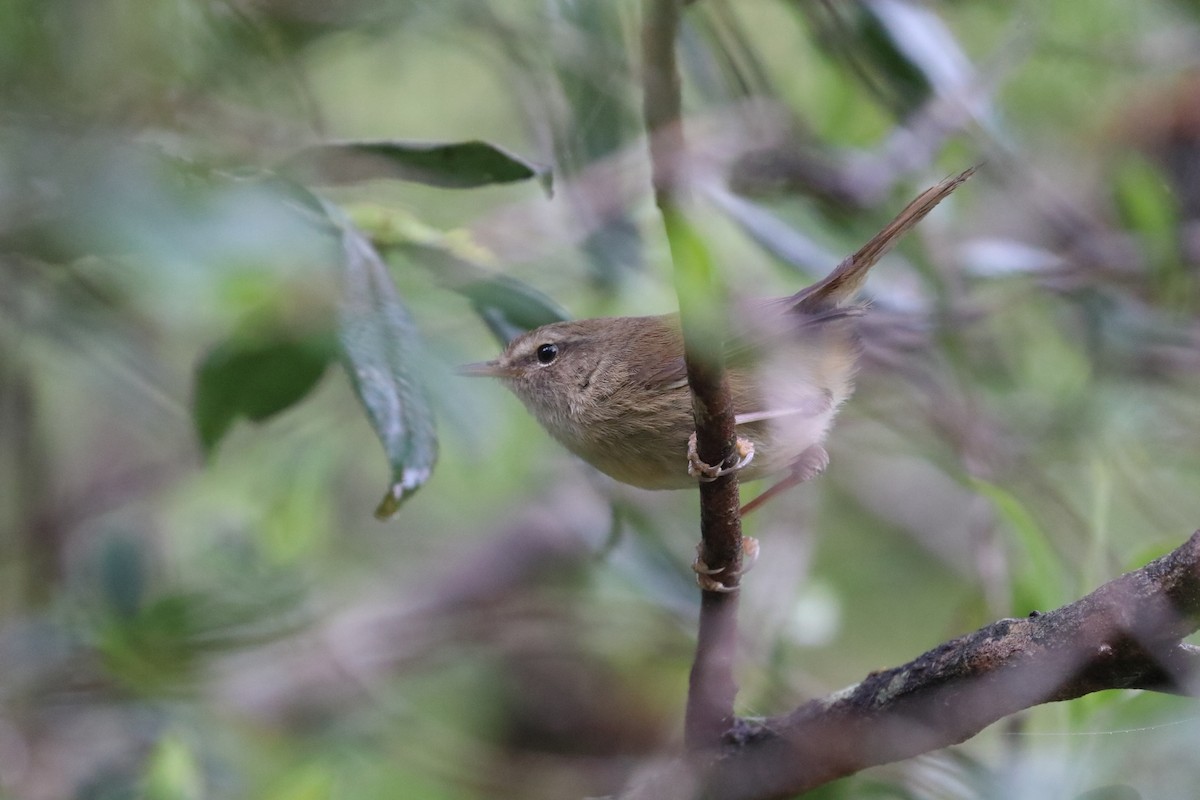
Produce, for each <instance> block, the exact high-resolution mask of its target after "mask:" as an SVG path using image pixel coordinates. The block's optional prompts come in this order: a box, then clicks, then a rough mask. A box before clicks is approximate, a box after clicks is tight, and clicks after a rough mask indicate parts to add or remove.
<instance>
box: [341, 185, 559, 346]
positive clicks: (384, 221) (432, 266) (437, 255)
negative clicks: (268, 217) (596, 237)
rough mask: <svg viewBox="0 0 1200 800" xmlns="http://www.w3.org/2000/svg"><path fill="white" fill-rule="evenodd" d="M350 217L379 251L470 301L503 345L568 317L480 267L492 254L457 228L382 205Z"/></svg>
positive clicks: (533, 292) (547, 300) (532, 292)
mask: <svg viewBox="0 0 1200 800" xmlns="http://www.w3.org/2000/svg"><path fill="white" fill-rule="evenodd" d="M350 216H351V218H352V219H353V221H354V224H355V225H357V226H358V227H359V228H360V229H361V230H363V231H364V232H366V233H367V234H368V235H369V236H370V237H371V241H372V242H373V243H374V244H375V246H376V247H378V248H380V250H381V251H382V252H383V253H385V254H392V253H395V254H398V255H400V256H403V257H404V258H406V259H408V260H409V261H411V262H412V263H414V264H417V265H419V266H421V267H423V268H424V269H426V270H428V271H429V273H430V274H431V275H433V277H434V279H435V280H437V282H438V283H439V284H441V285H442V286H444V287H445V288H447V289H449V290H450V291H452V292H457V293H458V294H461V295H462V296H463V297H466V298H467V299H468V300H470V301H471V307H472V308H473V309H474V310H475V312H476V313H477V314H479V316H480V317H482V318H483V321H484V323H485V324H486V325H487V326H488V328H489V329H490V330H491V331H492V334H493V335H494V336H495V337H496V338H497V339H499V340H500V342H501V344H507V343H508V342H509V341H511V340H512V339H513V338H515V337H516V336H517V335H519V334H521V333H524V332H525V331H528V330H532V329H534V328H537V327H540V326H542V325H548V324H549V323H551V322H562V321H563V320H566V319H570V316H569V315H568V314H567V312H566V311H564V310H563V309H562V307H561V306H559V305H558V304H557V303H555V302H554V301H553V300H551V299H550V298H549V297H547V296H546V295H545V294H543V293H542V292H539V291H538V290H537V289H534V288H533V287H532V286H530V285H529V284H527V283H523V282H521V281H519V280H517V279H516V278H511V277H509V276H507V275H503V274H501V273H499V272H496V271H495V270H493V269H489V268H488V267H487V266H484V263H481V262H486V261H487V260H488V259H489V258H490V256H491V254H490V253H489V252H487V251H486V250H483V249H481V248H480V247H478V245H476V244H475V243H474V242H472V241H471V240H470V239H468V238H466V237H464V236H463V235H462V233H461V232H451V233H444V232H442V231H439V230H436V229H434V228H431V227H429V226H428V225H425V224H424V223H422V222H420V221H419V220H417V219H415V218H413V217H412V216H411V215H409V214H407V213H405V212H403V211H400V210H397V209H391V208H383V207H380V206H368V205H362V206H356V207H354V208H353V209H351V211H350Z"/></svg>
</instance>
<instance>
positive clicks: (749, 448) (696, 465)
mask: <svg viewBox="0 0 1200 800" xmlns="http://www.w3.org/2000/svg"><path fill="white" fill-rule="evenodd" d="M731 458H733V459H734V462H733V463H732V464H730V465H729V466H725V464H724V463H722V464H720V465H718V466H715V467H714V466H712V465H711V464H706V463H704V461H702V460H701V459H700V453H699V452H698V451H697V450H696V433H695V432H694V431H693V432H692V435H691V436H690V437H688V475H691V476H692V477H693V478H696V479H697V480H700V481H703V482H705V483H708V482H709V481H715V480H716V479H717V478H720V477H721V476H722V475H728V474H730V473H731V472H737V471H738V470H739V469H745V468H746V467H747V466H749V464H750V462H751V461H753V460H754V442H752V441H750V440H749V439H747V438H746V437H744V436H739V437H737V441H736V442H735V443H734V445H733V453H732V455H731Z"/></svg>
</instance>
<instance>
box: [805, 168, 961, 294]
mask: <svg viewBox="0 0 1200 800" xmlns="http://www.w3.org/2000/svg"><path fill="white" fill-rule="evenodd" d="M974 174H975V167H971V168H969V169H966V170H963V171H962V172H960V173H959V174H958V175H955V176H954V177H951V178H946V179H945V180H944V181H942V182H941V183H939V184H938V185H936V186H933V187H931V188H929V189H926V190H925V191H924V192H922V193H921V194H920V196H918V197H917V198H916V199H915V200H913V201H912V202H911V203H909V204H908V205H906V206H905V207H904V210H903V211H901V212H900V213H899V214H897V215H896V218H895V219H893V220H892V221H891V222H889V223H888V224H887V225H886V226H885V227H884V229H883V230H881V231H880V232H879V233H877V234H875V235H874V236H873V237H871V241H869V242H867V243H866V244H865V245H863V246H862V247H861V248H859V250H858V252H856V253H855V254H854V255H852V256H850V257H849V258H847V259H846V260H844V261H843V262H842V263H840V264H838V265H837V268H836V269H834V270H833V272H831V273H829V274H828V275H827V276H825V278H823V279H822V280H820V281H818V282H816V283H814V284H813V285H812V286H809V287H807V288H805V289H801V290H800V291H799V292H797V293H796V294H795V295H793V296H792V302H793V307H794V308H796V309H798V310H800V311H803V312H806V313H815V312H817V311H820V310H823V309H828V308H833V307H836V306H838V305H840V304H841V303H844V302H845V301H847V300H849V299H850V298H852V297H854V295H855V293H856V292H857V291H858V290H859V287H861V286H862V284H863V281H865V280H866V278H867V273H868V272H869V271H870V270H871V267H873V266H875V264H876V262H878V261H879V259H880V258H882V257H883V255H884V254H885V253H887V252H888V251H889V250H891V249H892V247H894V246H895V244H896V242H898V241H899V240H900V237H901V236H903V235H904V234H906V233H908V231H909V230H911V229H912V227H913V226H914V225H916V224H917V223H918V222H920V221H921V220H922V219H924V218H925V215H926V214H928V213H929V212H930V211H932V210H933V209H934V207H935V206H936V205H937V204H938V203H940V202H942V201H943V200H945V199H946V198H947V197H949V196H950V193H951V192H953V191H954V190H955V189H957V188H958V187H959V186H960V185H961V184H962V183H963V182H964V181H966V180H967V178H970V177H971V176H972V175H974Z"/></svg>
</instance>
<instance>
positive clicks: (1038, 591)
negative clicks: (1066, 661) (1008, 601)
mask: <svg viewBox="0 0 1200 800" xmlns="http://www.w3.org/2000/svg"><path fill="white" fill-rule="evenodd" d="M969 483H970V487H971V488H972V489H974V490H975V491H976V492H978V493H979V494H980V495H982V496H983V497H985V498H987V500H989V501H990V502H991V504H992V507H993V508H994V509H995V511H996V514H997V516H998V517H999V518H1000V519H1001V520H1003V521H1004V522H1006V523H1008V525H1007V527H1008V529H1009V530H1011V531H1012V533H1013V534H1014V544H1015V545H1016V546H1017V548H1018V550H1019V555H1018V556H1017V564H1018V565H1019V567H1018V569H1017V577H1016V581H1015V584H1014V589H1015V591H1014V598H1013V602H1014V604H1016V605H1017V606H1018V607H1019V608H1021V609H1022V610H1024V608H1028V609H1030V610H1044V609H1049V608H1057V607H1058V606H1060V605H1062V604H1063V603H1064V602H1066V600H1067V598H1068V597H1069V595H1070V591H1069V589H1070V587H1068V586H1064V585H1063V580H1064V579H1063V576H1065V575H1067V574H1068V570H1066V569H1065V568H1064V566H1063V563H1062V560H1061V559H1060V558H1059V557H1058V555H1057V554H1056V553H1055V552H1054V549H1053V547H1051V545H1050V540H1049V537H1047V535H1046V532H1045V531H1044V530H1043V529H1042V526H1041V525H1039V524H1038V522H1037V519H1036V518H1035V517H1034V515H1033V513H1032V512H1031V511H1030V510H1029V508H1028V507H1027V506H1026V505H1025V504H1024V503H1022V502H1021V499H1020V498H1019V497H1017V496H1016V495H1015V494H1013V493H1012V492H1010V491H1008V490H1007V489H1005V488H1004V487H1003V486H1001V485H999V484H997V483H992V482H990V481H986V480H984V479H982V478H971V479H969Z"/></svg>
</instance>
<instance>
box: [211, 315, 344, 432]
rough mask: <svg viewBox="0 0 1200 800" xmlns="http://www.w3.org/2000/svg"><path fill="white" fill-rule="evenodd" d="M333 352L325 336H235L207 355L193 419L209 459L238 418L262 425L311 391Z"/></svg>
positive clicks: (286, 334) (288, 334)
mask: <svg viewBox="0 0 1200 800" xmlns="http://www.w3.org/2000/svg"><path fill="white" fill-rule="evenodd" d="M333 354H334V348H333V347H332V345H331V343H330V341H329V338H328V337H327V336H323V335H319V334H318V335H310V336H307V337H296V336H295V335H294V334H290V333H280V334H279V336H278V337H271V336H263V335H262V334H259V335H255V336H247V337H234V338H232V339H229V340H227V341H225V342H223V343H222V344H220V345H218V346H217V347H215V348H213V349H212V350H210V351H209V353H208V354H207V355H206V356H205V357H204V359H203V360H202V361H201V362H200V366H199V368H198V369H197V371H196V384H195V392H194V396H193V400H192V417H193V420H194V422H195V424H196V430H197V432H198V433H199V435H200V443H201V445H202V446H203V448H204V453H205V455H211V454H212V452H213V450H214V449H215V448H216V446H217V444H219V443H220V441H221V439H222V438H223V437H224V436H225V434H226V433H228V432H229V429H230V428H231V427H232V426H233V424H234V422H236V421H237V420H238V419H239V418H245V419H248V420H251V421H253V422H261V421H263V420H265V419H267V418H268V417H271V416H273V415H275V414H278V413H279V412H281V411H283V410H284V409H286V408H289V407H291V406H293V405H295V404H296V403H298V402H299V401H300V400H302V399H304V397H305V396H306V395H307V394H308V393H309V392H310V391H312V389H313V387H314V386H316V385H317V381H319V380H320V379H321V376H322V375H323V374H324V373H325V367H326V366H327V365H328V364H329V360H330V359H331V358H332V357H333Z"/></svg>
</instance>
